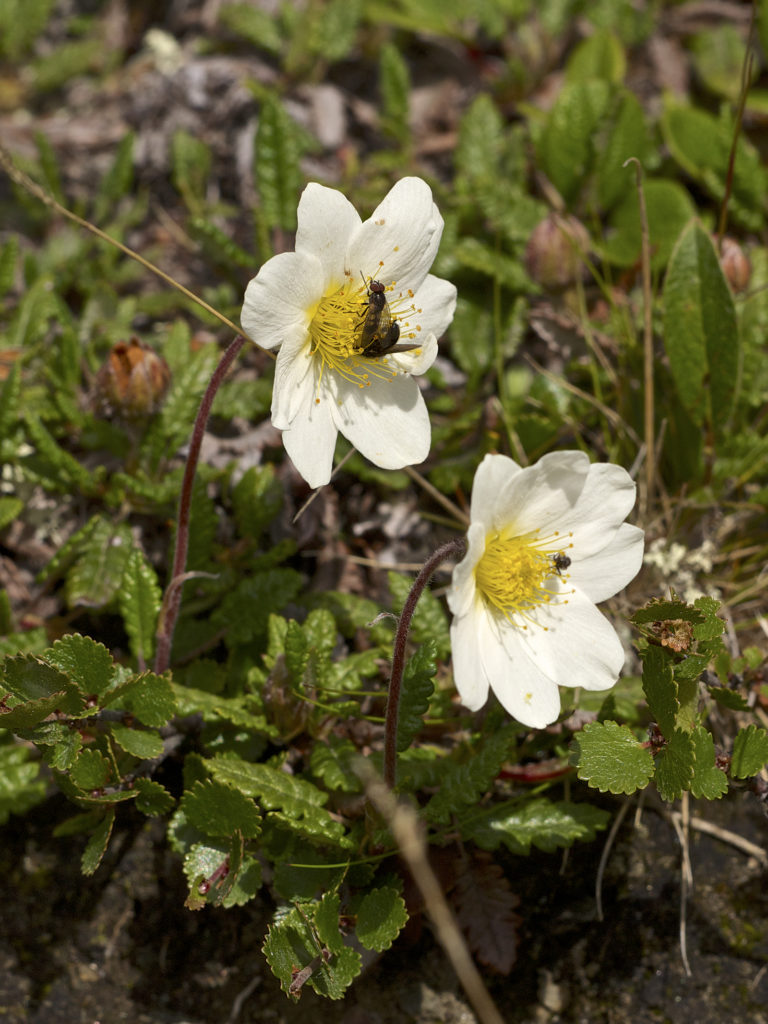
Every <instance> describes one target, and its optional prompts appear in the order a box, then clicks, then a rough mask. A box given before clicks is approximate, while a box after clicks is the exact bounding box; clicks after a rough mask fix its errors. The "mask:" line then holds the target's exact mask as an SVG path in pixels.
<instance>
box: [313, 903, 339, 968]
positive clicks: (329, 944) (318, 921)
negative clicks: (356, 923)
mask: <svg viewBox="0 0 768 1024" xmlns="http://www.w3.org/2000/svg"><path fill="white" fill-rule="evenodd" d="M340 903H341V900H340V898H339V894H338V893H337V892H326V893H325V894H324V895H323V897H322V899H321V900H320V902H319V903H318V904H317V907H316V909H315V928H316V929H317V937H318V939H320V941H321V942H322V944H323V945H324V946H325V947H326V948H327V949H330V951H331V952H332V953H340V952H341V951H342V949H344V939H343V938H342V935H341V931H340V930H339V906H340Z"/></svg>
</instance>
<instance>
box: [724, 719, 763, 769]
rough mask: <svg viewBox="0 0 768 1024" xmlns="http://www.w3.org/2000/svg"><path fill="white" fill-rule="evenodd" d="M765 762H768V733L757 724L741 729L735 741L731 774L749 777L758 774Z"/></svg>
mask: <svg viewBox="0 0 768 1024" xmlns="http://www.w3.org/2000/svg"><path fill="white" fill-rule="evenodd" d="M764 764H768V733H767V732H766V731H765V729H758V727H757V726H756V725H750V726H748V727H747V728H746V729H740V730H739V732H738V733H737V734H736V739H735V740H734V741H733V756H732V758H731V775H733V777H734V778H735V779H748V778H750V777H751V776H753V775H757V773H758V772H759V771H760V769H761V768H762V767H763V765H764Z"/></svg>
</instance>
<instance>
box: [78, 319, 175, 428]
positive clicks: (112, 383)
mask: <svg viewBox="0 0 768 1024" xmlns="http://www.w3.org/2000/svg"><path fill="white" fill-rule="evenodd" d="M170 382H171V371H170V370H169V368H168V364H167V363H166V361H165V360H164V359H163V357H162V356H160V355H158V354H157V352H155V350H154V349H153V348H151V347H150V346H149V345H146V344H144V342H143V341H139V339H138V338H131V340H130V341H129V342H127V343H126V342H124V341H121V342H119V343H118V344H117V345H115V347H114V348H113V349H112V351H111V352H110V353H109V356H108V357H107V361H106V362H105V363H104V365H103V366H102V367H101V369H100V370H99V372H98V374H97V375H96V400H95V404H96V407H97V408H98V409H99V411H100V412H102V413H103V414H105V415H109V414H117V415H121V416H124V417H126V418H127V419H138V418H140V417H142V416H151V415H152V413H155V412H157V410H158V409H159V408H160V405H161V404H162V401H163V399H164V398H165V393H166V391H167V390H168V385H169V384H170Z"/></svg>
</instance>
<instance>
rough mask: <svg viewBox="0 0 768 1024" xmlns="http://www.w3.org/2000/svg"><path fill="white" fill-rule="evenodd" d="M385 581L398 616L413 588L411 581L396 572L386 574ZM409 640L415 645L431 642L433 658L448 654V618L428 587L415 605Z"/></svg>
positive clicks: (443, 656) (449, 646)
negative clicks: (433, 645)
mask: <svg viewBox="0 0 768 1024" xmlns="http://www.w3.org/2000/svg"><path fill="white" fill-rule="evenodd" d="M387 580H388V582H389V589H390V592H391V593H392V607H393V609H394V610H395V611H396V612H397V613H398V614H399V613H400V611H401V610H402V608H403V605H404V604H405V602H406V599H407V597H408V594H409V593H410V590H411V587H412V586H413V580H412V579H410V578H409V577H408V576H401V575H400V574H399V573H396V572H390V573H387ZM409 639H411V640H413V642H414V643H417V644H423V643H425V642H426V641H427V640H431V641H432V642H433V643H434V644H435V655H434V657H437V658H445V657H447V656H448V654H449V653H450V650H451V636H450V630H449V625H448V617H447V616H446V614H445V611H444V610H443V606H442V604H441V603H440V601H439V600H438V599H437V598H436V597H435V595H434V594H433V593H432V591H431V590H430V589H429V588H428V587H427V588H425V590H424V591H423V593H422V595H421V597H420V598H419V601H418V604H417V605H416V611H415V613H414V616H413V618H412V619H411V629H410V635H409Z"/></svg>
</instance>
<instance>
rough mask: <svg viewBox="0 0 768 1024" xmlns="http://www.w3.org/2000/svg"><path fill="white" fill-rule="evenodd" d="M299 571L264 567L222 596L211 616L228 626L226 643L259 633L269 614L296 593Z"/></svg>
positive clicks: (260, 633)
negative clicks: (219, 603) (264, 570)
mask: <svg viewBox="0 0 768 1024" xmlns="http://www.w3.org/2000/svg"><path fill="white" fill-rule="evenodd" d="M301 585H302V578H301V575H300V574H299V573H298V572H296V570H295V569H268V570H267V571H266V572H261V573H258V575H256V576H253V577H251V578H250V579H245V580H241V582H240V583H238V584H237V586H236V587H235V588H234V589H233V590H232V591H231V592H230V593H229V594H227V596H226V597H225V598H224V600H223V601H222V603H221V605H220V606H219V608H218V609H217V610H216V612H215V613H214V620H215V622H216V623H217V624H220V625H221V626H222V627H223V628H226V629H227V630H228V633H227V643H228V644H230V646H234V645H236V644H246V643H250V642H251V641H253V640H255V639H257V638H259V637H260V636H262V635H263V634H264V632H265V630H266V626H267V620H268V618H269V615H270V614H271V613H272V612H274V611H276V610H277V609H279V608H283V607H284V606H285V605H286V604H288V602H289V601H292V600H293V598H294V597H296V595H297V594H298V593H299V590H300V589H301Z"/></svg>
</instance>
